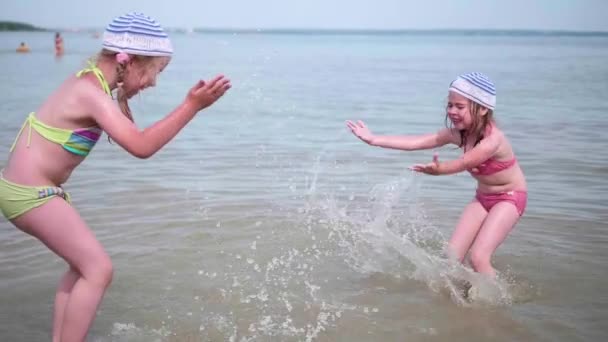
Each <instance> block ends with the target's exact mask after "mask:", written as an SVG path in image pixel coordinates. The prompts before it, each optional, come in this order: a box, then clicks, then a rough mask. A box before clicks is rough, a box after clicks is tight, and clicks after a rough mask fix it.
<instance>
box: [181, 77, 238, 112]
mask: <svg viewBox="0 0 608 342" xmlns="http://www.w3.org/2000/svg"><path fill="white" fill-rule="evenodd" d="M230 87H231V85H230V80H229V79H227V78H225V77H224V76H223V75H219V76H216V77H215V78H213V79H212V80H211V81H209V82H205V81H203V80H200V81H198V82H197V83H196V84H195V85H194V87H192V88H191V89H190V91H189V92H188V95H187V96H186V102H187V103H188V104H190V105H192V106H193V107H194V108H195V109H196V111H199V110H201V109H204V108H207V107H209V106H211V105H212V104H213V103H214V102H215V101H217V100H218V99H219V98H220V97H222V95H224V93H225V92H226V91H227V90H228V89H230Z"/></svg>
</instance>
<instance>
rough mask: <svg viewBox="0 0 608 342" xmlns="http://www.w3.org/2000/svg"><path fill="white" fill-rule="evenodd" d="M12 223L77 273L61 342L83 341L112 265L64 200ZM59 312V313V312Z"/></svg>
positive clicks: (66, 304) (107, 280)
mask: <svg viewBox="0 0 608 342" xmlns="http://www.w3.org/2000/svg"><path fill="white" fill-rule="evenodd" d="M13 223H14V224H15V225H16V226H17V227H18V228H20V229H21V230H23V231H24V232H26V233H28V234H31V235H32V236H34V237H36V238H38V239H39V240H40V241H42V242H43V243H44V244H45V245H46V246H47V247H48V248H50V249H51V250H52V251H53V252H55V253H56V254H57V255H59V256H60V257H62V258H63V259H64V260H65V261H67V263H68V264H70V266H71V267H72V268H73V269H75V270H77V272H78V274H79V275H80V277H79V278H78V279H77V280H76V281H75V283H74V285H73V286H72V290H71V292H70V294H69V295H68V296H67V300H66V302H65V310H63V324H62V325H61V327H60V329H59V330H60V331H61V335H60V338H59V340H60V341H61V342H82V341H84V339H85V338H86V335H87V332H88V330H89V327H90V326H91V323H92V322H93V319H94V318H95V313H96V311H97V307H98V305H99V303H100V302H101V299H102V297H103V294H104V292H105V290H106V288H107V287H108V285H109V284H110V282H111V280H112V263H111V261H110V258H109V257H108V255H107V254H106V252H105V251H104V249H103V247H102V246H101V244H99V242H98V241H97V239H95V236H94V235H93V233H92V232H91V230H89V228H88V227H87V225H86V223H85V222H84V221H83V220H82V218H81V217H80V215H78V212H77V211H76V210H75V209H74V208H73V207H72V206H70V205H69V204H68V203H67V202H66V201H64V200H63V199H61V198H53V199H51V200H50V201H49V202H48V203H46V204H44V205H42V206H40V207H37V208H35V209H32V210H30V211H29V212H27V213H25V214H23V215H21V216H19V217H18V218H16V219H15V220H13ZM57 311H59V310H57Z"/></svg>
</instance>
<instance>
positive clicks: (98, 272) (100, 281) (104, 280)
mask: <svg viewBox="0 0 608 342" xmlns="http://www.w3.org/2000/svg"><path fill="white" fill-rule="evenodd" d="M80 273H81V275H82V277H83V278H84V279H86V280H87V281H89V282H92V283H93V284H95V285H97V286H100V287H103V288H107V287H108V286H109V285H110V283H111V282H112V278H113V276H114V267H113V266H112V261H111V260H110V257H108V256H107V255H106V254H104V255H100V256H99V257H97V258H95V259H94V260H91V261H89V262H88V263H87V265H86V266H85V267H84V269H82V270H81V272H80Z"/></svg>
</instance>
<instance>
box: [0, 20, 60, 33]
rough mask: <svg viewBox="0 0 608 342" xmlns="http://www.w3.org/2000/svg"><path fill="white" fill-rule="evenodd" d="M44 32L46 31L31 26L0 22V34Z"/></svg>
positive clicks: (16, 22) (14, 22) (15, 22)
mask: <svg viewBox="0 0 608 342" xmlns="http://www.w3.org/2000/svg"><path fill="white" fill-rule="evenodd" d="M7 31H8V32H44V31H48V30H47V29H43V28H41V27H36V26H34V25H32V24H28V23H22V22H18V21H0V32H7Z"/></svg>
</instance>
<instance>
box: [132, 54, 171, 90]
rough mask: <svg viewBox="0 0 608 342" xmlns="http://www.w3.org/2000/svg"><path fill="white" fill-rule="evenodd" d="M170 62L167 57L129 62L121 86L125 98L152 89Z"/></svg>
mask: <svg viewBox="0 0 608 342" xmlns="http://www.w3.org/2000/svg"><path fill="white" fill-rule="evenodd" d="M170 60H171V59H170V58H169V57H151V58H146V59H132V60H131V61H129V62H128V64H127V68H126V70H125V71H126V72H125V80H124V84H123V87H124V89H125V91H126V92H127V97H128V98H131V97H133V96H135V95H136V94H137V93H139V92H140V91H142V90H144V89H146V88H149V87H154V86H155V85H156V77H157V76H158V74H160V73H161V72H162V71H163V70H164V69H165V67H166V66H167V64H169V61H170Z"/></svg>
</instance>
